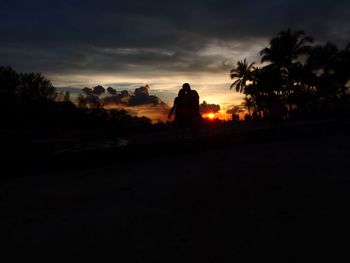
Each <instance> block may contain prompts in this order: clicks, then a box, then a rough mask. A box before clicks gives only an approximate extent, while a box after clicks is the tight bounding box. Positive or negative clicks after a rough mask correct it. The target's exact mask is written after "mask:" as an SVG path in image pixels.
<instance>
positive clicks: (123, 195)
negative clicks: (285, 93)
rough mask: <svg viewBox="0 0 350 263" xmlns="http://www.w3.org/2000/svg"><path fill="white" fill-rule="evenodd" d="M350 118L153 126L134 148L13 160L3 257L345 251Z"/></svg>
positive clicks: (183, 257) (335, 254) (165, 258)
mask: <svg viewBox="0 0 350 263" xmlns="http://www.w3.org/2000/svg"><path fill="white" fill-rule="evenodd" d="M349 130H350V129H349V123H348V122H343V121H342V122H331V123H328V124H324V123H322V124H319V123H317V124H314V123H313V124H311V125H310V124H305V123H303V124H298V125H294V126H293V125H291V126H290V127H286V128H285V129H284V130H282V131H271V130H268V129H267V130H266V129H260V130H259V129H255V130H244V129H243V128H242V132H241V133H240V132H238V131H237V132H236V133H233V134H225V133H224V132H223V133H222V134H221V135H219V136H216V137H215V136H213V137H210V138H200V139H198V140H197V141H192V140H188V139H187V140H186V139H185V140H181V141H170V142H169V141H164V140H163V141H162V140H161V139H159V137H158V136H156V138H154V139H153V141H152V139H149V138H148V139H144V140H142V139H141V141H138V142H137V143H135V145H136V146H134V148H133V150H132V151H128V150H125V152H123V153H125V155H126V156H127V158H122V159H120V157H121V154H120V153H119V155H118V154H117V155H116V157H113V155H112V156H111V154H112V153H113V152H109V153H108V155H106V156H108V158H102V157H101V156H100V155H98V154H100V153H101V152H97V153H95V155H93V156H92V157H93V158H91V159H84V160H85V162H84V161H83V158H81V159H79V158H78V159H74V158H75V157H78V156H73V155H72V156H70V157H71V158H73V160H71V161H70V164H71V166H68V167H66V168H67V169H62V168H61V169H55V166H53V164H51V165H50V166H49V167H48V168H45V169H37V170H35V169H34V170H32V169H31V170H28V171H27V174H26V169H21V170H22V172H23V174H22V176H14V171H15V170H17V169H16V168H17V167H13V168H14V169H13V171H7V172H4V173H6V174H3V175H2V180H1V186H0V208H1V218H0V233H1V237H0V241H2V244H3V245H1V248H2V251H3V252H2V253H1V257H2V258H3V260H1V261H2V262H18V259H23V260H24V261H25V262H66V261H73V260H75V261H77V262H84V261H87V260H89V261H95V262H245V261H255V262H271V261H277V262H300V261H310V262H313V261H316V260H320V259H328V260H330V261H332V262H340V261H341V262H347V261H348V257H349V256H348V253H347V252H348V248H349V243H350V242H349V230H350V227H349V224H350V220H349V219H350V213H349V208H350V191H349V189H350V172H349V170H350V162H349V158H350V136H349V133H348V132H349ZM142 141H143V144H142ZM140 145H142V146H140ZM131 148H132V147H131ZM114 153H116V152H114ZM96 156H100V157H101V158H97V157H96ZM106 156H104V157H106ZM85 157H86V156H85ZM85 157H84V158H85ZM90 157H91V156H90ZM94 158H95V159H94ZM114 158H115V159H114ZM97 159H98V160H99V161H98V163H97V164H96V165H91V163H93V162H94V160H97ZM101 159H103V161H102V160H101ZM53 163H54V162H53ZM73 164H74V165H73ZM56 165H57V167H61V166H62V160H59V159H58V160H56ZM17 166H21V164H20V163H18V164H17ZM22 168H23V167H22ZM28 175H30V176H28Z"/></svg>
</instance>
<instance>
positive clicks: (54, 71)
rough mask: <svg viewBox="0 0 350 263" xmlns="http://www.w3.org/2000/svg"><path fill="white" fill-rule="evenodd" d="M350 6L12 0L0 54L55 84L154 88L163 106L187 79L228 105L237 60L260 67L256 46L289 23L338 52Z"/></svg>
mask: <svg viewBox="0 0 350 263" xmlns="http://www.w3.org/2000/svg"><path fill="white" fill-rule="evenodd" d="M349 8H350V3H349V2H347V1H332V2H331V3H330V2H328V1H309V2H307V3H305V2H304V1H290V0H288V1H279V2H276V1H267V2H266V1H265V2H264V3H261V2H259V1H250V2H249V3H241V2H239V3H238V2H232V1H226V0H222V1H215V2H211V1H201V2H198V1H178V2H176V3H164V2H162V1H151V2H147V4H146V2H144V1H138V0H134V1H117V2H115V1H107V0H105V1H99V2H98V3H97V2H94V1H89V2H85V1H73V2H71V3H59V2H54V3H50V4H47V3H46V2H45V1H34V2H31V3H27V2H26V1H11V2H9V3H3V4H2V8H1V11H0V15H1V17H2V18H1V19H2V26H1V27H0V34H1V35H3V36H6V37H5V38H3V39H2V40H1V41H0V58H1V61H2V63H3V64H4V65H9V66H11V67H13V68H14V69H15V70H18V71H19V72H41V73H43V74H44V75H45V76H46V77H47V78H48V79H50V80H51V81H52V83H53V85H54V86H56V87H65V88H83V87H86V86H88V87H93V86H96V85H103V86H106V87H108V86H111V87H114V88H118V89H119V87H127V88H130V89H134V88H136V87H137V86H138V87H139V86H143V85H150V87H151V92H154V94H155V95H157V96H159V97H160V98H161V99H162V100H163V101H165V102H166V103H169V104H171V103H172V102H173V100H174V98H175V96H176V94H177V91H178V90H179V88H180V87H181V85H182V84H183V83H185V82H188V83H190V84H191V86H192V87H193V88H194V89H196V90H197V91H198V92H199V95H200V100H201V102H202V101H204V100H205V101H206V102H208V103H213V104H219V105H221V106H222V107H223V108H224V109H225V110H226V109H228V108H229V107H232V106H233V105H237V104H240V102H241V99H242V98H243V95H242V94H239V93H236V92H234V91H230V90H229V87H230V85H231V83H232V81H231V79H230V76H229V71H230V70H231V69H232V68H233V67H234V66H235V64H236V63H237V61H239V60H243V59H244V58H246V59H247V60H248V61H249V62H257V64H259V63H260V57H259V52H260V51H261V50H262V49H263V48H264V47H266V46H267V45H268V43H269V39H270V38H271V37H273V36H274V35H276V34H277V33H278V32H280V31H281V30H284V29H286V28H292V29H293V30H299V29H301V30H304V31H305V33H306V34H307V35H310V36H312V37H314V38H315V41H316V43H325V42H326V41H332V42H334V43H335V44H337V45H338V46H339V47H340V48H342V47H343V46H344V45H345V44H346V43H348V41H349V38H348V36H349V35H350V21H349V17H348V14H347V12H346V11H345V10H349ZM234 10H239V12H233V11H234ZM295 13H298V16H295ZM233 14H234V15H233ZM62 15H63V17H64V20H63V19H62ZM267 17H269V19H267ZM310 17H312V19H310ZM19 32H20V33H19ZM136 85H137V86H136Z"/></svg>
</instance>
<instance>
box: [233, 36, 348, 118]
mask: <svg viewBox="0 0 350 263" xmlns="http://www.w3.org/2000/svg"><path fill="white" fill-rule="evenodd" d="M312 42H313V39H312V38H311V37H309V36H306V35H305V33H304V32H303V31H295V32H293V31H291V30H290V29H287V30H286V31H282V32H280V33H278V34H277V36H276V37H274V38H272V39H271V40H270V42H269V46H268V47H266V48H264V49H263V50H261V52H260V55H261V63H262V65H261V66H260V67H256V66H254V65H256V63H255V62H253V63H248V62H247V61H246V59H244V60H242V61H238V62H237V65H236V67H235V68H233V69H232V70H231V72H230V77H231V78H232V79H233V80H234V82H233V83H232V85H231V86H230V89H232V88H233V87H234V88H235V90H236V91H238V92H241V93H244V94H245V99H244V102H243V104H242V105H243V106H244V107H245V108H246V109H247V111H248V114H249V115H255V116H259V117H260V118H265V117H267V116H268V115H269V107H270V105H271V101H275V100H276V98H278V99H279V100H280V101H281V102H282V103H283V105H284V107H285V108H286V109H288V113H287V116H288V117H289V118H318V117H337V116H344V115H348V114H350V111H349V100H350V98H349V94H348V88H349V87H348V83H349V80H350V44H348V45H347V47H346V48H345V49H343V50H339V49H338V47H337V46H336V45H334V44H332V43H326V44H324V45H311V44H312Z"/></svg>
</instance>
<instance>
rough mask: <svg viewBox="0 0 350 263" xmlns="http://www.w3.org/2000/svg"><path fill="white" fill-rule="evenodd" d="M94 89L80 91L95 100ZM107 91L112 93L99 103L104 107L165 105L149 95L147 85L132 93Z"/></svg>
mask: <svg viewBox="0 0 350 263" xmlns="http://www.w3.org/2000/svg"><path fill="white" fill-rule="evenodd" d="M97 87H100V88H99V90H102V89H104V88H103V87H102V86H97ZM95 88H96V87H95ZM95 88H94V89H89V88H84V89H82V92H84V93H85V94H87V95H88V96H87V97H89V98H90V97H93V98H95V97H97V96H98V94H97V93H96V91H95ZM108 89H109V90H110V91H112V93H110V92H109V93H108V95H106V96H105V97H102V98H101V102H102V104H103V105H105V106H113V105H121V106H125V107H135V106H142V105H163V104H164V105H165V103H164V102H163V101H162V100H161V99H160V98H158V97H157V96H154V95H151V94H150V92H149V90H150V87H149V86H148V85H146V86H141V87H139V88H136V89H135V91H134V92H130V91H128V90H122V91H119V92H117V91H116V90H115V89H113V88H111V87H110V88H108ZM99 95H101V94H99Z"/></svg>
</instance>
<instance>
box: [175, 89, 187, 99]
mask: <svg viewBox="0 0 350 263" xmlns="http://www.w3.org/2000/svg"><path fill="white" fill-rule="evenodd" d="M185 95H186V91H185V90H184V89H180V90H179V93H178V94H177V96H178V97H179V98H181V97H184V96H185Z"/></svg>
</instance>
